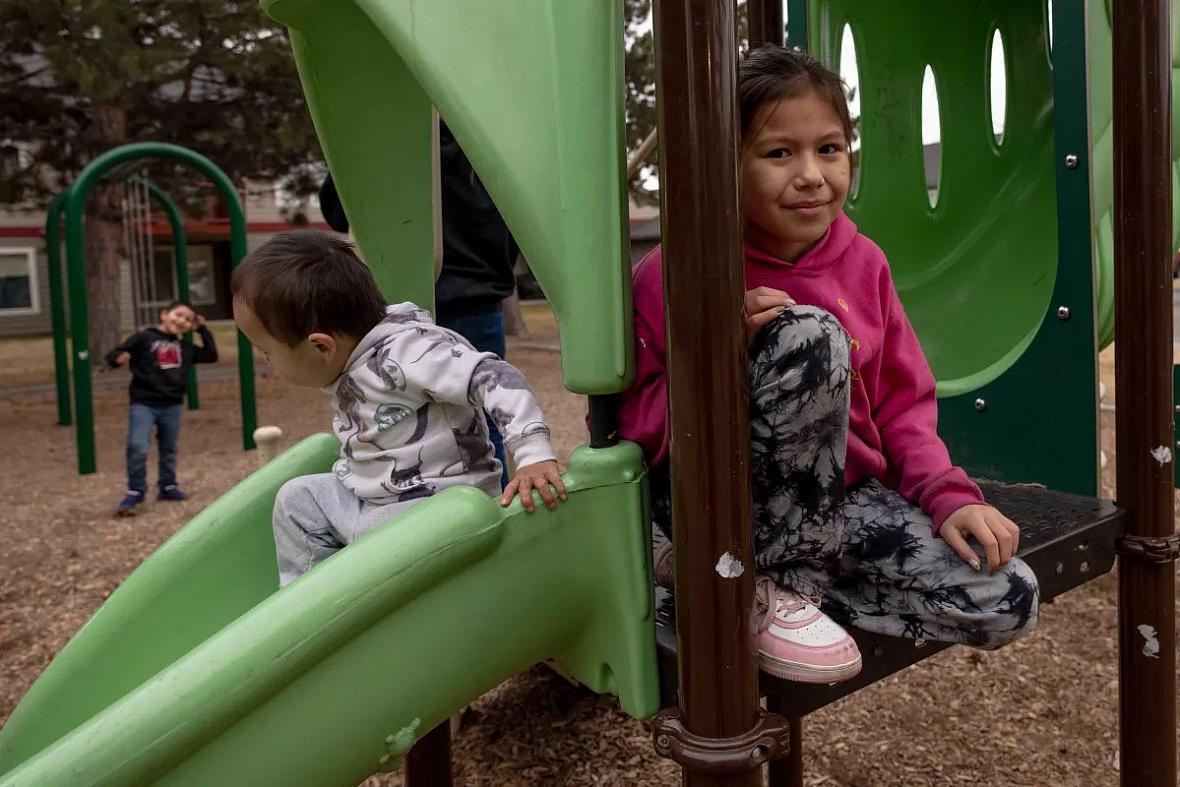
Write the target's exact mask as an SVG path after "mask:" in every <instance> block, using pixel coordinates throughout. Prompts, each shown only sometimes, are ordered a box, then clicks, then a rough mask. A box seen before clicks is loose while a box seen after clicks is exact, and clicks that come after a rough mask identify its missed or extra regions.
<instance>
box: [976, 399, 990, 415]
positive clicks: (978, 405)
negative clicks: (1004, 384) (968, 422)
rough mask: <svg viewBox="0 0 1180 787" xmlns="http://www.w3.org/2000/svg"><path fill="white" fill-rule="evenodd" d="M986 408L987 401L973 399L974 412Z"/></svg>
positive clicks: (980, 411)
mask: <svg viewBox="0 0 1180 787" xmlns="http://www.w3.org/2000/svg"><path fill="white" fill-rule="evenodd" d="M986 409H987V402H986V401H984V400H983V399H976V400H975V411H976V412H979V413H982V412H983V411H984V410H986Z"/></svg>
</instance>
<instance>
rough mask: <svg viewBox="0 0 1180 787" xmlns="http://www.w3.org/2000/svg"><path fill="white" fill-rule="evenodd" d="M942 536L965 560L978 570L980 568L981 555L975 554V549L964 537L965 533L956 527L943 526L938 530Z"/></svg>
mask: <svg viewBox="0 0 1180 787" xmlns="http://www.w3.org/2000/svg"><path fill="white" fill-rule="evenodd" d="M938 534H939V535H940V536H942V540H943V541H945V542H946V544H947V546H949V547H950V548H951V549H953V550H954V551H955V554H956V555H958V556H959V557H960V558H962V560H963V562H964V563H966V564H968V565H969V566H971V568H973V569H975V570H976V571H978V570H979V557H978V556H977V555H976V554H975V550H973V549H972V548H971V546H970V545H969V544H968V543H967V539H965V538H963V534H962V533H960V532H959V531H958V529H956V528H954V527H945V526H944V527H943V528H942V529H941V530H939V531H938Z"/></svg>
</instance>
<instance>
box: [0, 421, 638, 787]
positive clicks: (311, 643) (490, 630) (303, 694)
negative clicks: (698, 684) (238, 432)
mask: <svg viewBox="0 0 1180 787" xmlns="http://www.w3.org/2000/svg"><path fill="white" fill-rule="evenodd" d="M338 451H339V444H338V442H337V441H336V440H335V439H334V438H333V437H332V436H330V435H326V434H325V435H317V436H315V437H312V438H309V439H308V440H306V441H304V442H303V443H301V444H299V445H297V446H295V447H294V448H292V449H291V450H289V451H288V452H286V453H285V454H283V455H282V456H280V457H279V458H278V459H276V460H275V461H274V462H272V463H270V464H268V465H267V466H266V467H264V468H263V469H261V470H259V471H258V472H257V473H255V474H254V475H252V476H251V477H250V478H248V479H246V480H245V481H243V482H242V483H241V484H239V485H238V486H237V487H235V488H234V489H233V490H231V491H230V492H229V493H228V494H226V495H224V496H223V497H221V498H220V499H218V500H217V501H215V502H214V503H213V504H212V505H210V506H209V507H208V508H207V509H206V510H205V511H203V512H202V513H201V514H199V515H198V516H197V517H196V518H195V519H193V520H192V521H191V522H190V523H189V524H188V525H186V526H185V527H184V528H183V529H182V530H181V531H180V532H179V533H177V534H176V535H175V536H174V537H173V538H172V539H170V540H169V541H168V542H167V543H166V544H164V546H162V547H161V548H160V549H159V550H157V551H156V553H155V554H153V555H152V556H151V557H150V558H149V559H148V560H147V561H145V562H144V563H143V565H141V566H140V567H139V568H138V569H137V570H136V571H135V572H134V573H133V574H132V575H131V576H130V577H129V578H128V579H127V581H126V582H124V583H123V585H121V586H120V587H119V589H118V590H117V591H115V593H113V594H112V595H111V597H110V599H108V600H107V602H106V603H105V604H104V605H103V606H102V608H101V609H100V610H99V611H98V612H97V613H96V614H95V616H94V617H93V618H92V619H91V620H90V622H89V623H88V624H87V625H86V626H85V627H84V628H83V629H82V630H81V631H79V632H78V634H77V635H76V636H75V637H74V639H73V640H72V641H71V642H70V643H69V644H68V645H67V646H66V648H65V649H64V650H63V651H62V652H61V653H60V654H59V655H58V657H57V658H56V659H55V660H54V661H53V663H52V664H50V666H49V667H48V668H47V669H46V670H45V672H44V673H43V674H42V676H41V678H40V679H39V680H38V681H37V682H36V683H35V684H34V686H33V688H32V689H31V690H30V691H29V693H28V694H27V695H26V696H25V698H24V699H23V700H22V701H21V704H20V705H19V706H18V707H17V709H16V711H15V712H14V713H13V715H12V717H11V719H10V720H9V722H8V724H7V725H6V726H5V727H4V729H3V731H0V774H4V775H2V776H0V785H3V787H17V786H18V785H22V786H26V785H27V786H28V787H85V786H86V785H111V784H146V783H152V784H161V785H163V784H168V785H193V786H194V787H205V786H206V785H210V784H250V785H258V786H259V787H264V786H265V785H288V784H316V785H328V784H339V785H351V784H356V783H357V782H359V781H361V780H362V779H364V778H365V777H366V776H367V775H369V774H370V773H372V772H374V771H376V770H392V769H393V768H395V767H396V765H397V761H398V757H399V756H400V755H401V754H404V752H405V750H406V749H408V747H409V745H410V744H412V743H413V741H414V740H415V739H416V738H418V737H420V736H422V735H424V734H425V733H426V732H427V731H429V730H430V729H431V728H432V727H433V726H435V725H436V724H438V723H439V722H440V721H443V720H445V719H446V718H447V717H448V716H449V715H450V714H451V713H453V712H454V711H456V710H458V709H459V708H461V707H462V706H463V705H464V704H466V703H467V702H469V701H471V700H473V699H475V698H477V697H479V696H480V695H481V694H482V693H483V692H485V691H487V690H489V689H491V688H493V687H494V686H495V685H497V684H498V683H499V682H500V681H501V680H503V679H505V678H507V677H509V676H511V675H513V674H515V673H517V672H519V671H521V670H524V669H527V668H528V667H529V666H530V665H532V664H534V663H536V662H538V661H541V660H544V659H548V658H556V659H557V660H558V661H559V662H560V663H561V664H562V666H563V668H564V669H566V670H567V671H568V672H569V673H571V674H572V675H574V676H576V677H577V678H578V679H579V680H580V681H582V682H583V683H584V684H585V685H587V686H589V687H590V688H591V689H593V690H595V691H598V692H603V693H606V692H610V693H616V694H618V696H619V699H620V702H621V704H622V706H623V708H624V709H625V710H626V711H627V712H628V713H630V714H632V715H634V716H637V717H643V716H648V715H650V714H652V713H654V712H655V711H656V710H657V709H658V707H659V682H658V675H657V669H656V659H655V637H654V629H653V626H654V619H653V600H652V596H651V591H650V588H651V584H650V566H649V560H650V558H649V556H648V552H649V551H648V549H647V548H646V547H647V544H648V543H649V539H650V533H649V531H648V527H647V524H646V522H647V517H646V515H645V512H646V500H645V499H644V494H645V484H644V482H643V474H642V464H641V458H640V452H639V449H638V448H637V447H636V446H634V445H632V444H624V445H620V446H616V447H613V448H607V449H598V450H595V449H590V448H582V449H579V450H578V451H576V452H575V453H574V455H573V457H571V461H570V469H569V472H568V473H567V474H566V483H567V485H568V487H569V489H570V496H569V499H568V500H567V501H566V502H565V503H563V504H561V505H560V506H558V508H557V510H556V511H552V512H549V511H546V510H544V508H541V509H540V510H539V511H538V513H536V514H532V515H530V514H526V513H525V512H524V510H523V509H522V508H521V506H520V504H519V502H517V503H514V504H513V505H512V506H511V507H509V508H508V509H503V508H501V507H500V506H499V504H498V502H497V501H495V500H493V499H492V498H489V497H488V496H487V495H485V494H483V493H482V492H480V491H479V490H476V489H473V488H468V487H463V488H455V489H451V490H447V491H445V492H443V493H441V494H439V495H438V496H436V497H434V498H432V499H430V500H428V501H425V502H424V503H422V504H421V505H419V506H418V507H416V508H414V509H412V510H411V511H410V512H407V513H406V514H405V515H403V516H401V517H399V518H398V519H396V520H395V521H392V522H390V523H388V524H386V525H385V526H383V527H381V528H379V529H378V530H376V531H374V532H373V533H371V534H369V535H367V536H365V537H364V538H363V539H361V540H360V541H358V542H357V544H356V545H354V546H353V547H350V548H348V549H345V550H343V551H341V552H340V553H338V554H337V555H335V556H333V557H332V558H331V559H329V560H327V561H325V562H324V563H323V564H321V565H320V566H317V567H316V568H315V569H314V570H312V571H311V572H309V573H308V574H306V575H305V576H303V577H301V578H300V579H299V580H297V581H296V582H294V583H292V584H291V585H290V586H288V587H287V588H284V589H283V590H282V591H281V592H276V590H277V584H278V575H277V569H276V566H275V557H274V543H273V539H272V537H271V527H270V514H271V508H272V505H273V500H274V496H275V494H276V492H277V491H278V489H279V488H280V486H281V485H282V484H283V483H284V482H285V481H286V480H287V479H289V478H291V477H294V476H297V475H302V474H306V473H309V472H323V471H326V470H328V468H329V467H330V466H331V463H332V461H333V460H334V459H335V457H336V455H337V453H338ZM312 741H314V743H315V745H309V742H312Z"/></svg>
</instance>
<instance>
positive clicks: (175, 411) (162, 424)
mask: <svg viewBox="0 0 1180 787" xmlns="http://www.w3.org/2000/svg"><path fill="white" fill-rule="evenodd" d="M155 410H156V441H157V443H158V444H159V447H160V471H159V478H158V479H157V481H158V483H159V488H160V489H161V490H164V489H168V488H170V487H174V486H176V453H177V446H178V442H179V438H180V416H181V413H182V412H184V408H183V407H182V406H181V405H179V404H175V405H168V406H166V407H157V408H155Z"/></svg>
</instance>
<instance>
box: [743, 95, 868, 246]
mask: <svg viewBox="0 0 1180 787" xmlns="http://www.w3.org/2000/svg"><path fill="white" fill-rule="evenodd" d="M752 125H753V129H754V136H753V138H752V139H746V140H743V141H742V160H741V163H742V210H743V212H744V214H745V238H746V240H747V241H748V242H749V243H750V244H751V245H753V246H754V247H755V248H757V249H760V250H761V251H764V252H766V253H767V254H770V255H773V256H775V257H777V258H779V259H781V260H796V259H798V258H799V257H801V256H802V255H804V254H805V253H807V252H808V251H810V250H811V248H812V247H814V246H815V244H816V243H817V242H819V240H820V238H822V237H823V236H824V233H825V232H827V231H828V227H830V226H832V222H833V221H835V220H836V216H838V215H839V214H840V211H841V210H843V209H844V200H845V198H847V196H848V183H849V180H850V175H851V169H852V168H851V162H850V159H849V154H848V140H847V139H846V138H845V137H844V127H843V126H842V125H841V124H840V118H839V116H838V115H837V114H836V110H835V109H833V108H832V105H831V103H830V102H828V100H827V99H825V98H824V97H823V96H822V95H820V94H819V93H818V92H816V91H815V90H809V91H808V92H806V93H804V94H802V95H799V96H793V97H791V98H784V99H781V100H779V101H776V102H774V103H770V104H767V105H766V106H764V107H762V108H761V109H760V110H758V112H757V114H755V116H754V121H753V124H752Z"/></svg>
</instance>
